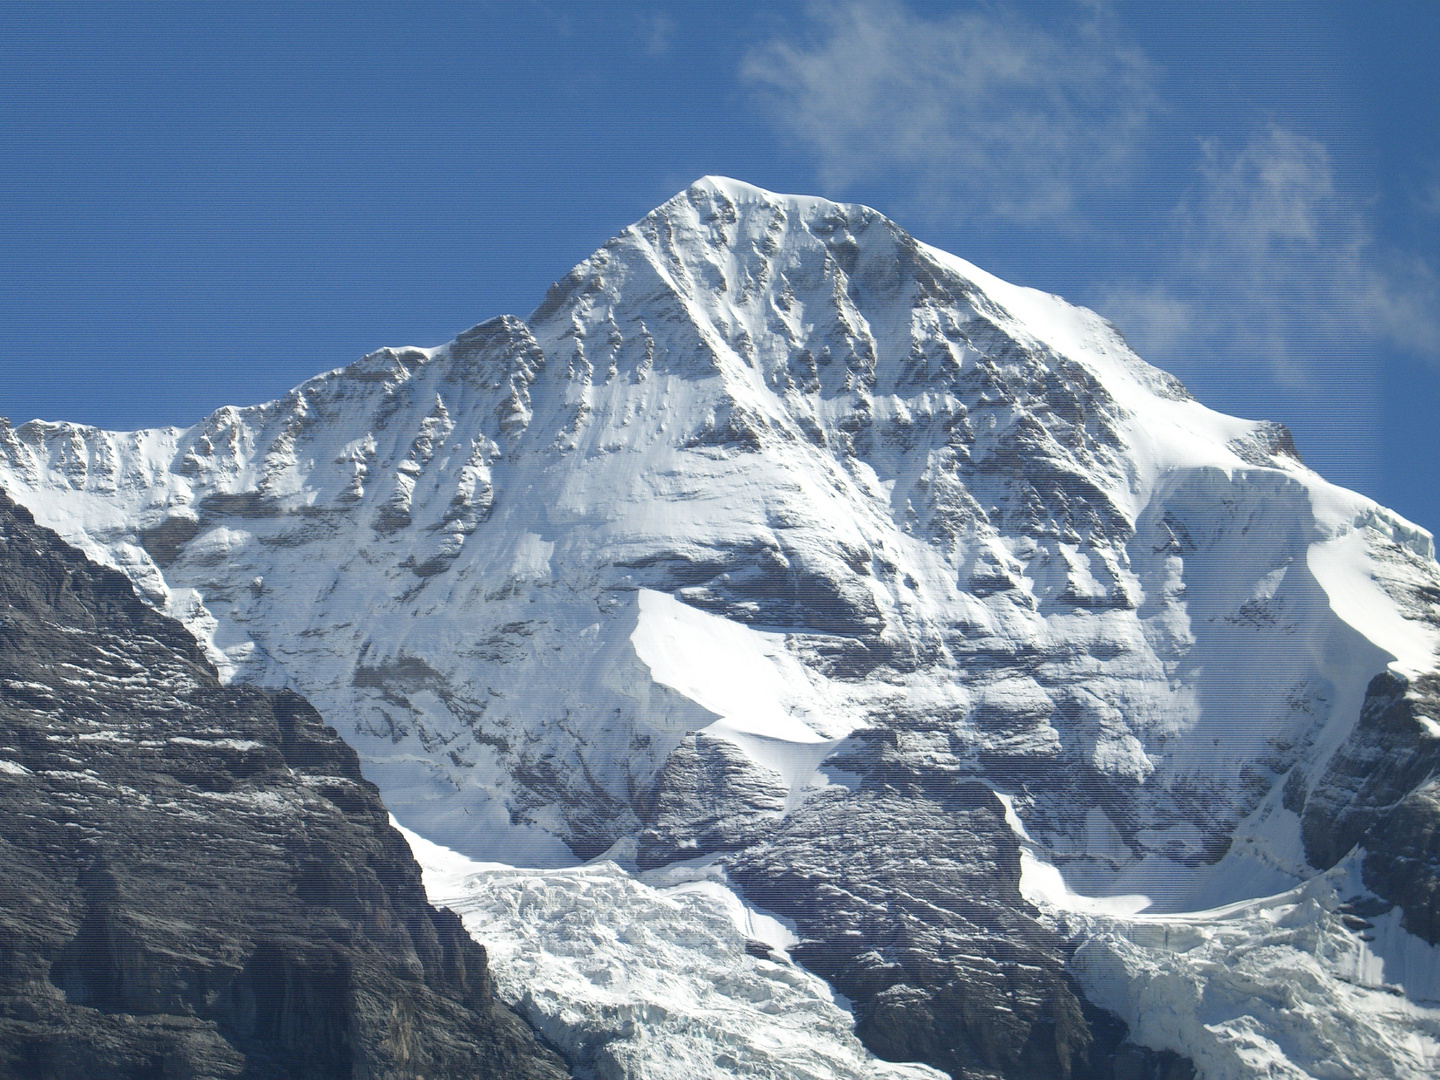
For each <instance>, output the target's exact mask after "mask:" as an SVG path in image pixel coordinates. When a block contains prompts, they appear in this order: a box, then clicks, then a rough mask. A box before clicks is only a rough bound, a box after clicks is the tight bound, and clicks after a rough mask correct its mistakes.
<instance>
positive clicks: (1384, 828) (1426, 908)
mask: <svg viewBox="0 0 1440 1080" xmlns="http://www.w3.org/2000/svg"><path fill="white" fill-rule="evenodd" d="M1362 866H1363V872H1364V875H1365V884H1366V885H1368V886H1369V887H1370V888H1371V889H1373V890H1374V891H1375V892H1376V893H1377V894H1378V895H1380V896H1383V897H1384V898H1385V899H1386V900H1389V901H1390V902H1391V903H1394V904H1399V905H1400V908H1401V910H1402V911H1404V913H1405V916H1404V919H1403V920H1402V922H1403V925H1404V927H1405V929H1407V930H1409V931H1410V932H1411V933H1412V934H1414V935H1416V936H1417V937H1422V938H1424V939H1425V940H1426V941H1428V942H1430V944H1431V945H1440V777H1437V778H1435V779H1434V780H1431V781H1430V782H1429V783H1428V784H1425V785H1424V786H1423V787H1420V788H1417V789H1416V790H1414V791H1412V792H1411V793H1410V794H1409V795H1407V796H1406V797H1405V798H1404V799H1402V800H1401V801H1400V804H1399V805H1398V806H1396V807H1395V808H1394V809H1393V810H1391V811H1390V812H1389V813H1388V814H1386V815H1385V817H1384V819H1383V820H1381V821H1380V823H1379V824H1377V825H1376V826H1375V827H1374V828H1373V829H1371V830H1370V832H1369V834H1368V835H1367V836H1366V837H1365V861H1364V863H1363V864H1362Z"/></svg>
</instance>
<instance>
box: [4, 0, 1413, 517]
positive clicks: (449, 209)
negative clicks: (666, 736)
mask: <svg viewBox="0 0 1440 1080" xmlns="http://www.w3.org/2000/svg"><path fill="white" fill-rule="evenodd" d="M1436 42H1440V5H1434V4H1413V5H1409V4H1401V3H1392V4H1384V5H1376V4H1359V3H1356V4H1349V3H1346V4H1340V3H1323V2H1315V3H1305V4H1300V3H1288V2H1287V3H1275V4H1272V3H1235V4H1230V3H1222V2H1211V3H1204V4H1150V3H1138V4H1128V3H1074V4H1068V3H1063V2H1059V0H1057V2H1052V3H1045V4H1023V3H1014V4H1000V3H982V4H964V3H950V4H938V3H922V2H920V0H914V2H912V3H908V4H906V3H900V2H870V3H857V4H848V5H847V4H844V3H832V4H827V5H815V6H806V5H803V4H795V5H770V4H745V3H732V4H727V5H693V4H686V5H680V4H675V5H665V4H658V3H633V4H626V3H615V4H600V3H594V4H585V5H579V4H560V3H547V2H536V3H521V2H513V3H497V4H467V5H458V6H447V5H442V4H432V5H399V4H391V5H379V6H366V5H359V4H343V5H314V4H312V5H290V4H286V5H275V6H266V5H262V4H245V5H232V6H225V5H218V4H194V5H181V6H170V5H164V4H153V3H147V4H143V5H137V6H127V5H124V4H106V5H103V6H86V5H82V4H63V5H62V4H30V3H26V4H15V5H5V4H0V151H3V158H0V161H3V165H0V238H3V239H0V244H3V247H0V253H3V258H0V413H3V414H5V415H8V416H9V417H10V418H11V419H12V420H14V421H16V422H19V421H21V420H24V419H28V418H30V417H32V416H41V417H45V418H47V419H71V420H78V421H84V422H90V423H96V424H102V425H105V426H109V427H119V428H130V427H138V426H148V425H158V424H171V423H174V424H189V423H192V422H194V421H195V420H196V419H198V418H199V417H201V416H202V415H204V414H205V413H207V412H209V411H211V410H212V409H214V408H216V407H218V406H220V405H222V404H247V403H251V402H256V401H261V400H265V399H267V398H271V397H275V396H277V395H279V394H280V393H283V392H284V390H286V389H287V388H288V387H290V386H291V385H293V384H294V383H296V382H299V381H300V380H302V379H304V378H306V377H308V376H309V375H311V374H314V373H315V372H318V371H321V370H324V369H327V368H331V367H335V366H338V365H340V364H343V363H347V362H348V361H350V360H352V359H354V358H355V357H357V356H359V355H361V354H362V353H364V352H367V351H369V350H371V349H373V348H375V347H378V346H380V345H385V344H390V345H399V344H420V345H434V344H439V343H440V342H442V341H445V340H447V339H449V338H450V337H452V336H454V334H455V333H457V332H458V331H460V330H462V329H464V328H465V327H467V326H469V325H471V324H473V323H476V322H479V321H480V320H482V319H485V318H488V317H490V316H492V315H496V314H500V313H503V312H512V313H515V314H521V315H523V314H525V313H527V312H528V311H529V310H530V309H531V308H532V307H533V306H534V305H535V304H536V303H538V301H539V299H540V297H541V296H542V295H543V294H544V290H545V287H546V286H547V285H548V284H549V282H550V281H552V280H553V279H555V278H557V277H559V276H561V275H562V274H563V273H564V272H565V270H567V269H568V268H569V266H570V265H571V264H573V263H574V262H576V261H578V260H579V259H581V258H583V257H584V256H585V255H587V254H588V253H589V252H590V251H591V250H592V249H593V248H595V247H596V246H598V245H599V244H600V243H601V242H603V241H604V240H605V239H606V238H607V237H608V236H610V235H612V234H613V233H615V232H616V231H618V230H619V229H620V228H622V227H623V226H625V225H626V224H628V223H629V222H631V221H633V220H634V219H636V218H638V217H639V216H641V215H642V214H644V213H645V212H646V211H647V210H648V209H650V208H651V207H652V206H654V205H656V204H658V203H659V202H661V201H663V200H664V199H666V198H668V197H669V196H670V195H672V194H674V192H676V191H677V190H679V189H681V188H683V187H685V186H686V185H687V184H688V183H690V182H691V181H692V180H694V179H695V178H696V177H699V176H701V175H703V174H705V173H721V174H726V175H730V176H735V177H739V178H741V179H745V180H748V181H751V182H753V183H757V184H760V185H763V186H765V187H769V188H772V189H775V190H780V191H799V192H807V193H814V194H822V195H827V196H830V197H833V198H841V199H847V200H855V201H861V202H865V203H868V204H870V205H872V206H875V207H877V208H879V209H880V210H882V211H884V212H885V213H887V214H889V215H890V216H891V217H893V218H895V219H897V220H898V221H900V222H901V223H902V224H903V225H905V226H906V227H907V228H909V229H910V230H911V231H912V232H914V233H916V234H917V235H918V236H920V237H921V238H922V239H924V240H927V241H929V242H931V243H934V244H937V245H938V246H941V247H944V248H946V249H948V250H951V251H954V252H956V253H957V254H960V255H962V256H964V257H966V258H968V259H970V260H972V261H974V262H976V263H978V264H979V265H981V266H984V267H985V268H986V269H989V270H991V271H992V272H994V273H997V274H999V275H1001V276H1002V277H1006V278H1008V279H1010V280H1012V281H1017V282H1021V283H1024V284H1029V285H1034V286H1037V287H1040V288H1044V289H1048V290H1050V291H1053V292H1058V293H1060V294H1061V295H1063V296H1066V297H1067V298H1069V299H1072V300H1075V301H1078V302H1081V303H1085V304H1088V305H1090V306H1092V307H1095V308H1097V309H1098V310H1100V311H1101V312H1102V313H1104V314H1106V315H1107V316H1109V317H1110V318H1112V319H1113V320H1114V321H1116V322H1117V323H1118V324H1119V325H1120V326H1121V327H1122V329H1124V330H1125V332H1126V334H1127V336H1128V337H1129V338H1130V340H1131V341H1132V343H1133V344H1134V345H1135V346H1136V347H1137V349H1138V350H1139V351H1140V352H1141V354H1142V355H1143V356H1145V357H1146V358H1147V359H1149V360H1151V361H1152V362H1154V363H1157V364H1160V365H1161V366H1163V367H1166V368H1168V369H1170V370H1172V371H1174V372H1175V373H1176V374H1178V375H1180V376H1181V377H1182V378H1183V379H1184V380H1185V381H1186V383H1187V384H1188V385H1189V386H1190V387H1191V389H1192V390H1193V391H1194V392H1195V393H1196V395H1197V396H1198V397H1200V398H1201V400H1203V401H1205V402H1206V403H1208V404H1210V405H1213V406H1215V407H1217V408H1220V409H1224V410H1225V411H1228V412H1234V413H1237V414H1240V415H1245V416H1251V417H1255V418H1266V419H1275V420H1280V421H1282V422H1284V423H1286V424H1288V425H1290V427H1291V428H1292V429H1293V430H1294V432H1295V435H1296V441H1297V443H1298V445H1299V447H1300V450H1301V452H1302V454H1303V455H1304V456H1305V458H1306V459H1307V461H1309V462H1310V463H1311V464H1312V465H1314V466H1315V467H1317V468H1319V469H1320V470H1321V471H1322V472H1324V473H1325V474H1326V475H1327V476H1329V477H1331V478H1332V479H1335V480H1337V481H1339V482H1342V483H1345V484H1347V485H1349V486H1352V487H1355V488H1358V489H1359V490H1362V491H1364V492H1366V493H1367V494H1370V495H1372V496H1374V497H1375V498H1378V499H1380V500H1381V501H1382V502H1385V503H1387V504H1389V505H1391V506H1394V507H1395V508H1396V509H1398V510H1400V511H1401V512H1402V513H1404V514H1406V515H1407V516H1409V517H1412V518H1413V519H1415V520H1416V521H1418V522H1420V523H1421V524H1422V525H1425V526H1426V527H1427V528H1430V529H1432V530H1437V529H1440V456H1437V454H1436V452H1435V444H1436V432H1437V430H1440V76H1437V74H1436V65H1435V63H1434V51H1435V47H1436Z"/></svg>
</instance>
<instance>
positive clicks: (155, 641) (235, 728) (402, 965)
mask: <svg viewBox="0 0 1440 1080" xmlns="http://www.w3.org/2000/svg"><path fill="white" fill-rule="evenodd" d="M0 602H3V607H0V1077H3V1078H6V1080H8V1078H11V1077H16V1078H20V1077H27V1078H30V1077H35V1078H47V1080H49V1078H53V1080H61V1078H71V1077H84V1078H85V1080H110V1078H115V1080H119V1078H129V1077H134V1078H142V1077H144V1078H150V1077H174V1078H192V1077H193V1078H202V1077H235V1078H241V1077H243V1078H254V1080H260V1078H270V1077H274V1078H280V1077H285V1078H315V1080H319V1078H342V1077H343V1078H350V1077H355V1078H359V1077H364V1078H367V1080H369V1078H375V1080H379V1078H390V1077H394V1078H399V1077H404V1078H405V1080H416V1078H419V1077H425V1078H426V1080H431V1078H442V1077H457V1078H458V1077H466V1078H477V1077H500V1076H503V1077H505V1078H506V1080H551V1078H558V1077H562V1076H566V1075H568V1072H567V1070H566V1069H565V1068H564V1066H563V1064H562V1062H561V1061H560V1059H559V1058H558V1057H557V1056H556V1055H555V1054H554V1053H552V1052H551V1051H549V1050H548V1049H546V1048H545V1047H544V1046H542V1045H541V1044H540V1043H539V1042H538V1040H537V1038H536V1036H535V1035H534V1033H533V1032H532V1031H531V1030H530V1029H529V1028H528V1027H527V1026H526V1025H525V1023H524V1022H523V1021H522V1020H520V1019H519V1018H518V1017H517V1016H516V1015H515V1014H513V1013H512V1012H511V1011H510V1010H509V1009H507V1008H506V1007H505V1006H504V1005H503V1004H501V1003H500V1002H498V1001H497V1000H496V999H495V998H494V997H493V995H492V991H491V985H490V979H489V975H488V972H487V967H486V956H485V951H484V949H483V948H481V947H480V946H479V945H477V944H475V942H473V941H472V940H471V939H470V938H469V936H468V935H467V934H466V933H465V931H464V929H463V928H462V927H461V924H460V920H459V919H458V918H456V917H455V916H454V915H453V914H452V913H451V912H449V911H443V910H437V909H435V908H433V907H431V906H430V905H429V904H428V903H427V902H426V899H425V894H424V890H423V888H422V886H421V883H420V871H419V867H418V866H417V865H416V864H415V862H414V860H413V858H412V857H411V855H410V851H409V849H408V847H407V846H406V844H405V841H404V839H403V838H402V837H401V836H400V835H399V833H397V832H396V831H395V830H394V829H393V828H392V827H391V826H390V825H389V821H388V817H387V815H386V811H385V809H384V807H383V806H382V804H381V802H380V798H379V795H378V793H377V790H376V789H375V787H374V786H373V785H371V784H369V783H368V782H366V781H364V780H363V779H362V778H361V775H360V769H359V762H358V759H357V757H356V755H355V752H354V751H353V750H351V749H350V748H349V747H348V746H346V745H345V743H344V742H342V741H341V740H340V738H339V737H338V736H337V735H336V733H335V731H334V730H333V729H332V728H329V727H326V726H325V725H324V724H323V722H322V721H321V719H320V717H319V715H318V714H317V713H316V712H315V710H314V709H312V708H311V707H310V705H309V704H308V703H307V702H306V701H305V700H304V699H303V698H301V697H299V696H297V695H295V694H293V693H289V692H279V693H276V692H271V691H266V690H260V689H256V688H252V687H240V686H222V685H221V684H220V682H219V680H218V679H217V677H216V674H215V671H214V669H213V668H212V667H211V666H210V664H209V663H208V662H207V661H206V659H205V658H204V656H203V654H202V653H201V651H200V649H199V647H198V646H197V644H196V642H195V640H194V639H193V638H192V637H191V635H190V634H189V633H187V632H186V630H185V629H184V628H183V627H182V626H180V625H179V624H178V623H176V622H173V621H172V620H170V619H168V618H165V617H164V616H162V615H159V614H157V613H156V612H155V611H154V610H153V609H152V608H150V607H149V606H147V605H146V604H145V603H143V602H142V601H141V600H140V599H139V598H138V597H137V596H136V595H135V592H134V589H133V588H132V586H131V584H130V582H129V580H128V579H126V578H125V577H124V576H123V575H121V574H119V573H117V572H114V571H111V570H108V569H104V568H102V567H100V566H97V565H96V564H94V563H91V562H89V561H87V560H86V559H85V558H84V557H83V556H82V555H81V554H80V553H78V552H77V551H75V550H74V549H72V548H70V547H68V546H67V545H65V544H64V543H63V542H61V541H60V540H59V538H58V537H56V536H55V534H54V533H52V532H50V531H49V530H47V529H43V528H40V527H37V526H36V525H35V524H34V523H33V521H32V519H31V516H30V514H29V513H28V512H27V511H25V510H24V509H22V508H19V507H17V506H15V504H14V503H12V502H11V501H10V500H9V498H8V497H6V496H5V495H4V494H3V493H0Z"/></svg>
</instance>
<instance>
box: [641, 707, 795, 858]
mask: <svg viewBox="0 0 1440 1080" xmlns="http://www.w3.org/2000/svg"><path fill="white" fill-rule="evenodd" d="M789 791H790V789H789V786H788V785H787V784H786V783H785V780H784V778H783V777H782V776H781V775H780V774H779V773H777V772H772V771H771V770H769V769H764V768H761V767H760V766H758V765H756V764H755V762H754V761H752V760H751V759H750V757H749V756H748V755H747V754H746V753H745V752H744V751H743V750H741V749H740V748H739V747H738V746H736V745H735V744H734V743H732V742H729V741H728V740H726V739H721V738H717V737H715V736H713V735H706V734H705V733H704V732H699V733H696V734H693V735H687V736H686V737H685V738H684V740H683V741H682V742H681V743H680V745H679V746H678V747H676V748H675V750H674V752H672V753H671V755H670V757H669V758H668V759H667V760H666V762H665V766H664V768H662V769H661V770H660V775H659V776H658V777H656V780H655V787H654V790H653V792H652V794H651V796H650V800H649V806H648V807H647V813H646V815H645V825H646V827H645V831H644V832H642V833H641V834H640V846H639V853H638V855H637V856H636V861H637V862H638V863H639V864H640V867H641V868H642V869H648V868H650V867H653V866H662V865H664V864H665V863H668V862H674V861H675V860H676V859H692V858H695V857H696V856H697V855H707V854H709V853H711V852H715V851H735V850H738V849H739V848H743V847H746V846H747V845H749V844H751V843H754V842H755V841H757V840H758V839H760V837H761V834H762V831H764V830H766V829H767V828H769V827H774V825H775V824H776V823H778V821H779V819H780V816H781V814H783V813H784V811H785V800H786V796H787V795H788V794H789Z"/></svg>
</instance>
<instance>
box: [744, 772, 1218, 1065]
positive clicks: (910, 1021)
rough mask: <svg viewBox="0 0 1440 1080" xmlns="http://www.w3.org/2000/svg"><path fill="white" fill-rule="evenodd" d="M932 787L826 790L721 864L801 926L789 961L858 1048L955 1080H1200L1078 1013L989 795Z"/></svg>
mask: <svg viewBox="0 0 1440 1080" xmlns="http://www.w3.org/2000/svg"><path fill="white" fill-rule="evenodd" d="M890 779H892V780H895V779H898V778H897V777H893V776H892V777H891V778H890ZM930 779H931V780H933V781H934V783H932V784H931V785H929V788H928V790H927V789H925V788H922V787H921V786H919V778H918V777H917V778H915V783H913V784H912V783H908V782H906V781H904V780H903V779H902V780H901V783H902V784H903V785H904V786H905V787H906V789H907V790H903V791H902V790H900V789H898V788H896V787H894V786H892V785H889V784H887V785H883V786H878V787H874V788H869V789H862V790H859V791H850V790H847V789H845V788H839V787H832V788H827V789H825V790H824V791H822V792H820V793H818V794H816V795H815V796H813V797H812V798H811V799H810V800H809V801H808V802H807V803H805V805H804V806H802V807H801V808H799V809H798V810H796V811H794V812H793V813H792V814H791V815H790V816H789V817H787V818H786V819H785V821H784V823H783V824H782V825H781V826H780V827H778V828H777V829H776V830H775V832H774V833H773V834H772V835H771V836H770V838H769V841H768V842H767V843H766V844H765V845H764V846H763V847H762V846H757V847H754V848H751V849H749V850H747V851H745V852H742V853H740V854H739V855H737V856H735V857H734V858H733V861H732V862H731V863H730V867H731V874H732V876H733V877H734V879H735V880H736V881H737V882H739V883H740V884H741V885H742V886H743V887H744V889H745V892H746V895H747V896H748V897H749V898H750V899H751V900H752V901H754V902H755V903H757V904H759V905H761V906H762V907H765V908H769V909H770V910H773V911H776V912H779V913H780V914H783V915H786V916H788V917H789V918H791V919H793V920H795V924H796V927H797V929H798V931H799V934H800V936H801V942H800V944H799V945H798V946H796V947H795V948H794V949H793V950H792V955H793V956H794V957H795V958H796V959H797V960H799V961H800V962H802V963H804V964H805V965H806V966H807V967H809V968H810V969H811V970H813V971H815V972H816V973H818V974H820V975H822V976H823V977H825V978H826V979H828V980H830V982H831V983H832V984H833V985H834V986H835V987H836V988H837V989H839V990H840V991H841V993H843V994H845V995H847V996H848V997H850V998H851V999H852V1001H853V1002H854V1008H855V1017H856V1032H857V1034H859V1035H860V1037H861V1039H862V1040H864V1042H865V1044H866V1045H867V1046H868V1047H870V1049H871V1050H872V1051H874V1052H875V1053H876V1054H877V1055H879V1056H880V1057H882V1058H887V1059H889V1060H893V1061H925V1062H928V1063H929V1064H931V1065H934V1066H936V1067H937V1068H940V1069H944V1070H946V1071H947V1072H949V1073H951V1075H952V1076H954V1077H955V1078H956V1080H971V1078H973V1080H980V1078H995V1077H1007V1078H1012V1080H1013V1078H1026V1080H1029V1078H1036V1080H1039V1078H1041V1077H1044V1078H1046V1080H1051V1078H1065V1077H1076V1078H1081V1077H1084V1078H1094V1080H1108V1078H1112V1077H1114V1078H1117V1080H1118V1078H1119V1077H1127V1078H1128V1077H1130V1076H1137V1077H1138V1076H1144V1077H1147V1078H1149V1077H1161V1076H1163V1077H1165V1078H1166V1080H1170V1078H1172V1077H1173V1078H1175V1080H1180V1078H1182V1077H1188V1076H1193V1075H1194V1074H1193V1070H1192V1071H1190V1072H1188V1073H1187V1072H1186V1071H1185V1070H1186V1069H1187V1068H1189V1065H1188V1062H1185V1061H1184V1060H1183V1059H1180V1058H1175V1061H1174V1062H1171V1061H1169V1060H1168V1059H1167V1060H1166V1061H1165V1062H1161V1059H1160V1056H1159V1055H1157V1054H1155V1053H1154V1052H1152V1051H1148V1050H1143V1049H1142V1048H1140V1047H1136V1046H1133V1045H1132V1044H1129V1043H1124V1041H1123V1040H1124V1038H1125V1034H1126V1029H1125V1025H1124V1024H1123V1023H1121V1022H1120V1021H1119V1020H1117V1019H1116V1018H1114V1017H1112V1016H1109V1015H1108V1014H1105V1013H1102V1012H1100V1011H1099V1010H1097V1009H1095V1008H1094V1007H1093V1006H1090V1005H1087V1004H1085V1003H1084V1002H1082V1000H1081V998H1080V996H1079V991H1078V988H1077V987H1076V986H1075V985H1074V983H1073V981H1072V980H1071V978H1070V977H1069V975H1068V974H1067V973H1066V971H1065V962H1066V960H1067V958H1068V953H1067V948H1066V943H1065V941H1064V940H1063V939H1062V938H1061V937H1060V936H1059V935H1058V934H1056V933H1055V932H1054V931H1052V930H1050V929H1048V928H1047V927H1045V926H1044V925H1042V924H1041V923H1040V922H1039V921H1037V919H1036V918H1034V917H1033V916H1034V915H1035V914H1037V913H1035V912H1034V911H1033V909H1031V908H1030V905H1029V904H1027V903H1026V901H1025V900H1024V899H1023V898H1022V897H1021V895H1020V848H1019V844H1018V842H1017V841H1016V838H1015V834H1014V833H1013V832H1012V831H1011V829H1010V827H1009V826H1008V825H1007V824H1006V822H1005V813H1004V808H1003V806H1002V805H1001V803H1000V800H999V799H998V798H996V796H995V794H994V793H993V792H992V791H991V790H990V789H989V788H988V787H986V786H985V785H984V784H981V783H979V782H976V781H967V780H959V781H950V782H946V781H944V780H943V779H941V778H936V777H931V778H930ZM1171 1056H1172V1057H1173V1055H1171ZM1137 1070H1138V1071H1137ZM1165 1070H1169V1071H1165Z"/></svg>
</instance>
